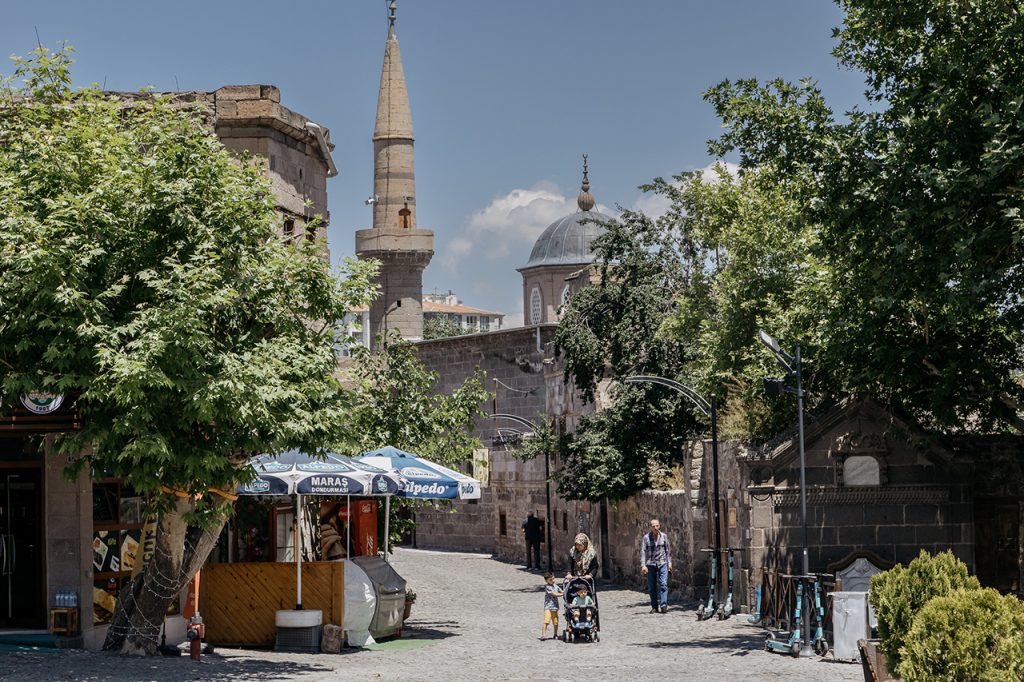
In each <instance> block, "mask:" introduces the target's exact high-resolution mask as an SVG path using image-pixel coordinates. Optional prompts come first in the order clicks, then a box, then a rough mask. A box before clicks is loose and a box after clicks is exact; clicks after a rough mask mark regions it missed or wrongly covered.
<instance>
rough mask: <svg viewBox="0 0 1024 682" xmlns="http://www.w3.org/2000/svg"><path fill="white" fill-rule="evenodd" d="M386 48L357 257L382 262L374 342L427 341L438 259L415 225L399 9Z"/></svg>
mask: <svg viewBox="0 0 1024 682" xmlns="http://www.w3.org/2000/svg"><path fill="white" fill-rule="evenodd" d="M390 20H391V21H390V25H389V27H388V36H387V41H386V42H385V44H384V66H383V68H382V69H381V74H380V93H379V95H378V97H377V119H376V123H375V125H374V129H373V196H372V197H370V199H368V200H367V201H368V202H369V203H371V204H372V205H373V227H372V228H370V229H366V230H359V231H358V232H356V255H357V256H358V257H359V258H365V259H369V258H373V259H376V260H378V261H379V262H380V272H379V274H378V280H377V283H378V284H379V285H380V292H381V293H380V295H379V296H378V297H377V298H376V299H375V300H374V301H373V303H371V305H370V314H369V325H370V330H369V341H370V344H371V347H372V345H373V344H374V343H376V338H377V336H378V335H379V334H381V333H383V332H386V331H387V330H389V329H397V330H398V332H399V333H400V334H401V336H402V338H404V339H419V338H422V337H423V270H424V269H425V268H426V267H427V265H428V264H429V263H430V259H431V258H432V257H433V255H434V233H433V232H432V231H430V230H425V229H422V228H419V227H417V225H416V171H415V167H414V165H413V132H412V111H411V110H410V109H409V94H408V92H407V90H406V86H405V71H404V70H403V68H402V55H401V52H399V49H398V35H397V33H396V32H395V6H394V3H392V4H391V17H390Z"/></svg>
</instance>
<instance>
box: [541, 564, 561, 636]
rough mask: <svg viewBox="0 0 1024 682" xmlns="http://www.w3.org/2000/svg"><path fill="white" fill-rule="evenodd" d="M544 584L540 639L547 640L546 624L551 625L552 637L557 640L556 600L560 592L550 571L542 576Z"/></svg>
mask: <svg viewBox="0 0 1024 682" xmlns="http://www.w3.org/2000/svg"><path fill="white" fill-rule="evenodd" d="M544 582H545V583H546V584H545V585H544V625H542V626H541V628H540V638H541V640H545V639H547V636H546V635H547V632H548V623H551V629H552V632H553V633H554V634H553V635H552V636H553V637H554V638H555V639H558V598H559V597H561V596H562V591H561V590H559V589H558V585H556V584H555V574H554V573H552V572H551V571H548V572H547V573H545V574H544Z"/></svg>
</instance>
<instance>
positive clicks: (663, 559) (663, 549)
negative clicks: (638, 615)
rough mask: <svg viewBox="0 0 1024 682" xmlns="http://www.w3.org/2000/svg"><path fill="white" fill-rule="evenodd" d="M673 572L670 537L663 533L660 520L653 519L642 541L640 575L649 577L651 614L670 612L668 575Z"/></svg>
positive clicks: (648, 589)
mask: <svg viewBox="0 0 1024 682" xmlns="http://www.w3.org/2000/svg"><path fill="white" fill-rule="evenodd" d="M671 572H672V552H671V548H670V546H669V544H668V536H667V535H665V534H664V533H662V532H661V523H660V522H659V521H658V519H651V531H650V532H649V533H644V536H643V538H642V539H641V540H640V575H646V576H647V593H648V594H650V595H651V613H658V612H659V611H660V612H661V613H667V612H668V574H669V573H671Z"/></svg>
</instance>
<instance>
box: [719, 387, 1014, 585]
mask: <svg viewBox="0 0 1024 682" xmlns="http://www.w3.org/2000/svg"><path fill="white" fill-rule="evenodd" d="M804 442H805V452H806V455H805V457H806V466H805V472H806V474H805V477H806V485H807V546H808V555H809V560H810V562H809V563H810V567H811V570H812V571H813V572H825V571H826V570H828V567H829V566H831V565H834V564H836V563H838V562H839V561H840V560H841V559H843V558H845V557H847V556H848V555H849V554H850V553H851V552H855V551H856V552H867V553H870V554H871V555H873V556H876V557H879V558H880V559H881V560H883V561H887V562H895V563H902V564H906V563H907V562H909V561H910V560H911V559H913V558H914V557H916V556H917V555H918V553H919V552H920V551H921V550H924V551H927V552H929V553H933V554H934V553H936V552H941V551H946V550H949V551H952V552H953V553H954V554H955V555H956V556H958V557H959V558H960V559H961V560H963V561H964V562H965V563H966V564H967V565H968V567H969V568H970V569H971V571H972V572H974V573H976V574H977V575H978V577H979V579H980V580H981V581H982V584H984V585H986V586H990V587H996V588H998V589H1000V590H1002V591H1004V592H1020V591H1021V585H1022V577H1024V573H1022V572H1024V557H1022V556H1021V547H1024V535H1022V534H1024V524H1022V518H1024V464H1022V460H1024V443H1022V439H1020V438H1012V437H999V438H993V437H983V438H977V437H970V438H957V439H948V438H942V437H940V436H938V435H937V434H934V433H929V432H927V431H925V430H924V429H922V428H921V427H920V426H918V425H917V424H915V423H914V422H913V421H912V420H910V419H908V418H907V417H905V416H903V415H901V414H899V413H898V412H897V411H894V410H892V409H888V408H885V407H883V406H881V405H880V404H878V403H877V402H875V401H873V400H871V399H868V398H847V399H845V400H843V401H841V402H839V403H838V404H836V405H835V406H833V407H832V408H830V409H827V410H825V411H824V412H823V413H822V414H821V415H819V416H818V417H817V418H815V419H813V420H811V421H809V422H808V425H807V429H806V433H805V437H804ZM731 455H733V456H734V457H733V459H732V460H731V463H732V466H735V465H737V464H738V470H734V472H733V477H735V475H736V473H738V478H739V480H740V481H741V482H742V484H743V488H741V489H739V490H733V491H731V492H732V493H733V499H732V500H731V502H732V510H733V513H730V519H731V524H730V525H732V526H733V529H731V530H732V537H731V540H730V541H731V542H739V543H741V544H739V545H734V546H741V547H744V548H746V549H748V550H749V551H748V552H747V553H745V555H744V556H741V558H740V565H741V566H742V568H743V570H742V572H743V574H744V575H745V576H748V577H749V580H750V583H752V584H756V583H758V582H760V580H761V578H762V576H761V573H762V571H763V570H764V569H775V570H779V571H781V572H785V573H792V572H796V571H798V570H799V568H800V554H801V553H802V551H801V548H802V547H803V544H804V538H803V529H802V524H801V513H800V486H799V480H800V479H799V475H800V461H799V442H798V440H797V438H796V437H795V434H784V435H783V436H781V437H780V438H779V439H777V441H776V442H775V443H774V446H770V447H767V448H763V449H758V450H749V449H744V450H739V451H737V449H736V448H732V451H731ZM732 480H733V481H734V480H735V478H732ZM732 484H733V483H730V485H732ZM737 514H738V517H739V519H738V523H737V519H736V516H737Z"/></svg>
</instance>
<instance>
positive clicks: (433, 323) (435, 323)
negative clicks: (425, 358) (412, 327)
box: [423, 315, 470, 339]
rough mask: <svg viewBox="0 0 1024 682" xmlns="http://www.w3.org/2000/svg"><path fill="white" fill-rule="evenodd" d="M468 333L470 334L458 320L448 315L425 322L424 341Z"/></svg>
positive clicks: (428, 319)
mask: <svg viewBox="0 0 1024 682" xmlns="http://www.w3.org/2000/svg"><path fill="white" fill-rule="evenodd" d="M468 333H470V332H469V331H468V330H467V329H466V328H465V327H463V326H462V324H461V323H460V322H459V321H458V320H457V319H455V318H454V317H449V316H448V315H436V316H433V317H428V318H426V319H424V320H423V338H424V339H446V338H448V337H450V336H462V335H463V334H468Z"/></svg>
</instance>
